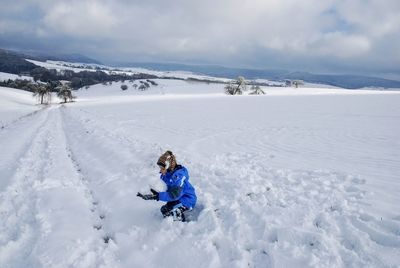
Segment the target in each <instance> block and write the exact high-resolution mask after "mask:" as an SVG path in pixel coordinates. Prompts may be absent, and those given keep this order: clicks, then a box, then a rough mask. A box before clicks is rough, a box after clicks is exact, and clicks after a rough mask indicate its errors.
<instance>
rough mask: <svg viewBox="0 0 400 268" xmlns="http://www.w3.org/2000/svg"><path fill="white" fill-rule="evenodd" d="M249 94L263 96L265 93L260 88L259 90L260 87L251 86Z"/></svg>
mask: <svg viewBox="0 0 400 268" xmlns="http://www.w3.org/2000/svg"><path fill="white" fill-rule="evenodd" d="M251 90H252V91H251V92H250V93H249V94H251V95H262V94H265V92H264V90H262V89H261V88H260V86H258V85H257V86H255V85H252V86H251Z"/></svg>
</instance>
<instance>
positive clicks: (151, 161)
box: [0, 80, 400, 267]
mask: <svg viewBox="0 0 400 268" xmlns="http://www.w3.org/2000/svg"><path fill="white" fill-rule="evenodd" d="M156 81H157V82H158V83H159V85H158V86H157V87H151V88H150V90H148V91H145V92H138V91H136V90H134V89H133V88H132V84H131V83H128V84H127V85H129V89H128V90H126V91H122V90H121V89H120V85H121V84H120V83H114V84H113V85H112V86H103V85H96V86H92V87H90V88H89V89H82V90H80V91H79V92H75V95H76V96H77V101H76V102H75V103H70V104H66V105H60V104H56V103H55V104H53V105H51V106H48V107H45V108H42V107H39V106H36V105H34V99H32V100H31V101H28V99H27V95H26V94H25V93H20V92H19V91H16V90H12V89H7V88H0V94H1V96H0V104H1V109H0V120H1V121H4V122H6V124H4V125H5V126H4V127H3V128H2V129H0V148H1V151H0V159H1V161H0V175H1V181H0V191H1V193H0V215H1V221H0V267H187V266H190V267H399V265H400V205H399V204H400V197H399V192H400V140H399V137H400V124H399V123H400V105H399V103H400V93H399V92H385V91H348V90H343V89H335V88H329V89H327V88H319V89H318V88H303V89H282V88H267V89H266V91H267V94H266V95H264V96H227V95H223V94H222V92H223V90H222V89H223V85H218V84H197V83H187V82H183V81H174V80H156ZM27 94H28V93H27ZM3 104H4V105H3ZM11 111H12V112H13V113H14V114H12V112H11ZM34 111H36V112H34ZM167 149H169V150H172V151H173V152H174V153H175V154H176V156H177V159H178V162H180V163H181V164H183V165H185V166H186V167H187V168H188V169H189V172H190V175H191V178H190V180H191V182H192V184H193V185H194V186H195V188H196V191H197V194H198V205H197V206H198V207H197V211H198V212H199V215H198V218H197V220H195V221H192V222H189V223H182V222H173V221H172V220H171V219H169V218H166V219H163V218H162V216H161V214H160V213H159V207H160V206H161V205H162V203H161V202H156V201H144V200H142V199H139V198H137V197H136V193H137V192H138V191H146V190H148V189H149V187H154V188H156V189H159V190H162V189H163V184H162V183H161V182H160V181H159V179H158V169H157V167H156V164H155V162H156V160H157V158H158V157H159V155H160V154H161V153H162V152H164V151H165V150H167Z"/></svg>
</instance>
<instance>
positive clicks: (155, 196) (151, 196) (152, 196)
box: [136, 188, 159, 201]
mask: <svg viewBox="0 0 400 268" xmlns="http://www.w3.org/2000/svg"><path fill="white" fill-rule="evenodd" d="M150 191H151V194H141V193H137V195H136V196H139V197H141V198H143V199H144V200H157V201H158V200H159V194H158V192H157V191H156V190H154V189H152V188H151V189H150Z"/></svg>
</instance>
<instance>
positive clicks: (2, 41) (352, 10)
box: [0, 0, 400, 73]
mask: <svg viewBox="0 0 400 268" xmlns="http://www.w3.org/2000/svg"><path fill="white" fill-rule="evenodd" d="M2 2H4V4H2V5H3V6H10V8H9V10H6V9H4V8H2V9H1V10H0V46H3V47H4V46H6V47H15V48H31V49H38V50H40V49H43V50H51V51H58V52H63V53H81V54H86V55H88V56H91V57H97V58H98V59H99V60H102V61H114V62H115V61H174V62H179V61H180V62H190V63H213V64H222V65H229V66H246V67H256V68H287V69H302V70H312V71H324V72H326V71H330V72H339V71H346V72H347V71H348V72H357V73H360V72H382V71H392V72H393V71H396V67H397V66H400V52H399V51H400V49H399V47H400V46H399V45H400V35H399V34H398V33H399V32H400V4H399V3H400V2H399V1H397V0H385V1H384V2H382V1H380V0H370V1H367V2H366V1H363V0H343V1H340V2H334V1H320V0H310V1H297V2H294V1H288V0H282V1H265V0H252V1H241V0H213V1H211V0H203V1H185V0H175V1H164V0H154V1H133V0H132V1H128V0H124V1H121V0H120V1H111V0H104V1H100V0H90V1H78V0H70V1H61V0H53V1H50V0H30V1H18V2H17V3H14V1H9V0H4V1H2ZM389 52H390V53H389Z"/></svg>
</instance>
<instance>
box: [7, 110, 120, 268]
mask: <svg viewBox="0 0 400 268" xmlns="http://www.w3.org/2000/svg"><path fill="white" fill-rule="evenodd" d="M46 111H47V117H46V120H44V122H43V123H42V125H41V126H40V127H39V128H38V129H39V131H38V132H37V133H36V135H35V136H34V137H33V139H32V144H31V147H30V148H29V149H28V150H27V153H26V154H25V155H23V157H22V158H21V159H20V161H19V162H18V167H17V168H16V172H15V174H14V176H13V178H12V183H11V184H10V186H9V187H8V188H7V190H6V191H5V192H4V193H3V194H2V195H1V201H2V202H1V204H0V211H1V215H2V218H4V221H3V220H2V223H1V224H0V228H1V232H0V234H1V239H0V241H1V244H0V246H1V250H0V266H1V267H41V266H44V267H67V266H73V267H100V266H103V265H104V266H107V267H115V265H114V264H115V260H114V259H113V254H112V252H109V251H107V250H106V249H105V247H104V246H103V245H104V244H103V243H101V241H102V238H101V237H100V236H99V235H98V233H97V231H96V230H94V229H93V224H94V219H93V218H92V213H91V211H90V203H89V202H88V200H87V196H86V194H87V193H86V192H85V188H84V187H83V186H82V183H81V181H80V178H79V176H78V174H77V173H76V170H74V168H73V164H72V162H71V161H70V160H69V159H68V156H67V151H66V149H65V148H66V143H65V136H64V135H65V134H64V132H63V131H62V128H61V121H60V115H59V109H58V108H57V107H56V108H50V109H48V110H46ZM77 223H79V227H77Z"/></svg>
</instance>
